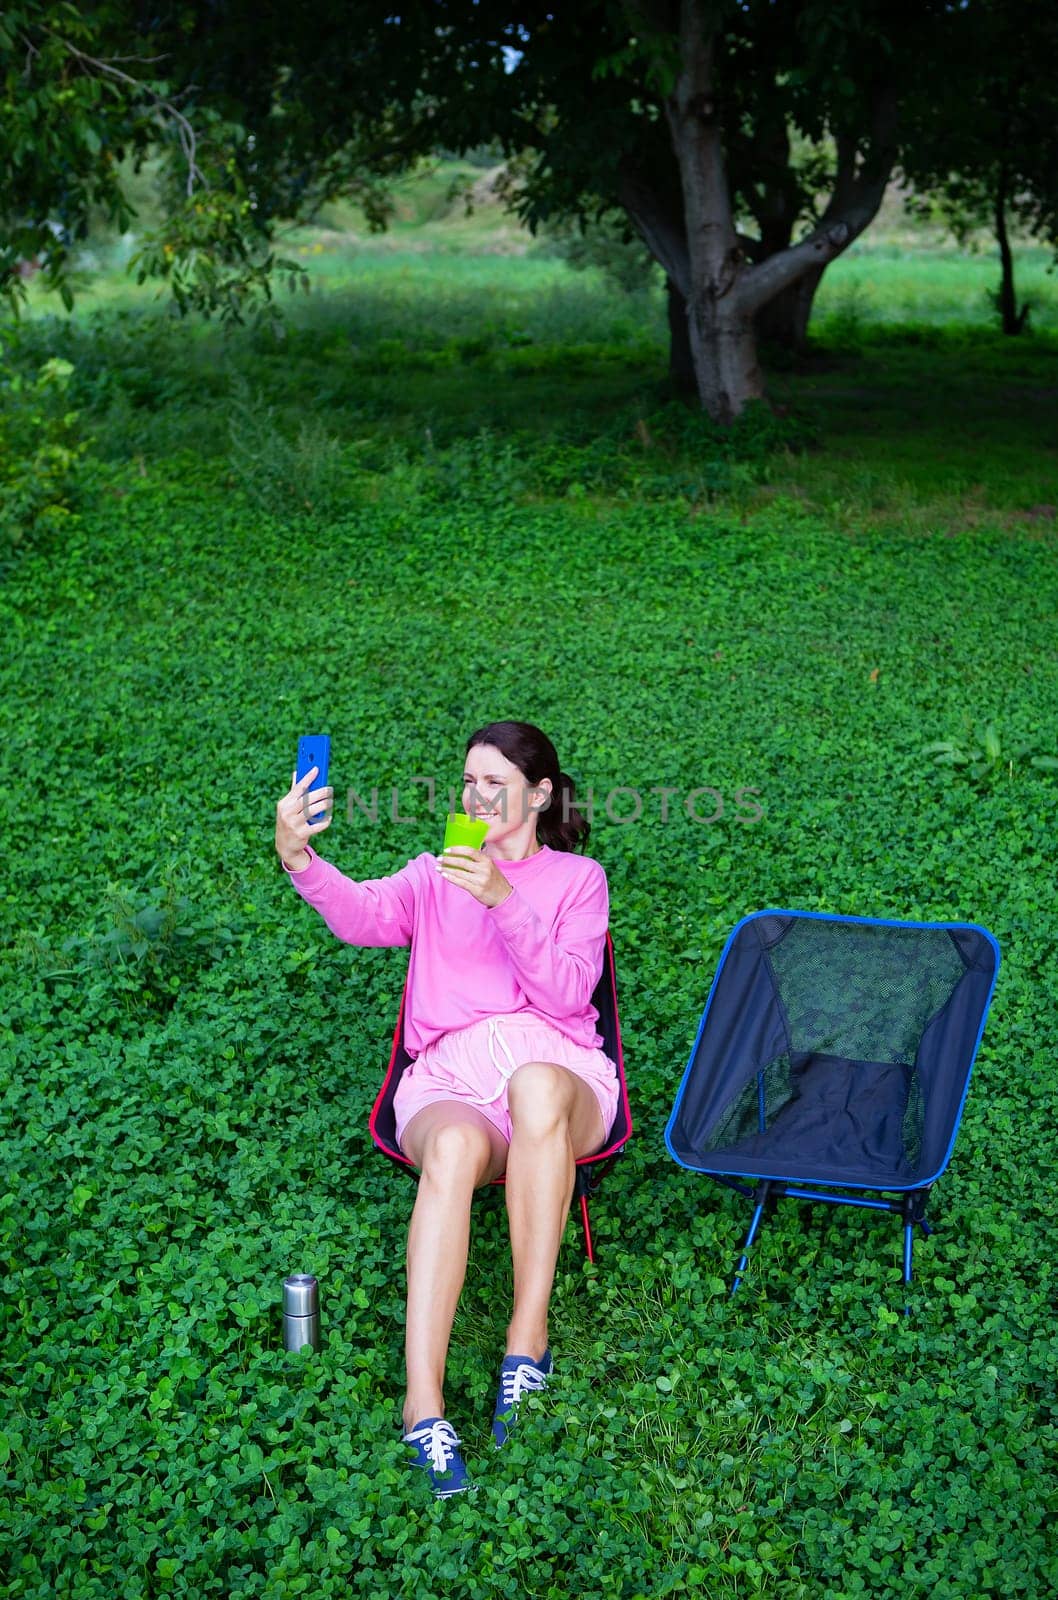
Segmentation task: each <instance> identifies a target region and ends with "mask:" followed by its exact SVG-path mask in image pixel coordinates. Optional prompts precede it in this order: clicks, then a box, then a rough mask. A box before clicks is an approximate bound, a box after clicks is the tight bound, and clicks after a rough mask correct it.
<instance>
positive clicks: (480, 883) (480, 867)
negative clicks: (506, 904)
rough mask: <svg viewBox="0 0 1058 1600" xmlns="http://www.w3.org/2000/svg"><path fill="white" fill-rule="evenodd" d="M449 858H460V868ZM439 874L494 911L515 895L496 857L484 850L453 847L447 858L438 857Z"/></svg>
mask: <svg viewBox="0 0 1058 1600" xmlns="http://www.w3.org/2000/svg"><path fill="white" fill-rule="evenodd" d="M449 857H453V858H454V857H458V858H459V861H460V863H461V864H460V865H459V866H456V864H455V860H454V859H453V860H449ZM437 870H438V872H439V873H440V874H441V876H442V877H443V878H447V879H448V881H449V883H456V884H458V885H459V887H460V888H461V889H466V890H467V892H468V893H469V894H472V895H473V896H474V899H475V900H479V901H480V902H481V904H482V905H483V906H488V907H489V908H490V909H491V908H492V907H493V906H498V905H501V904H502V902H503V901H504V900H506V899H507V896H508V895H510V894H513V893H514V890H513V888H512V887H511V885H510V884H509V883H508V882H507V879H506V878H505V877H504V876H503V873H502V872H501V871H500V869H499V867H498V866H497V865H496V863H495V861H493V859H492V857H491V856H487V855H486V854H485V852H484V850H472V849H471V848H470V846H469V845H465V844H451V845H449V846H448V849H447V850H446V851H445V852H444V854H443V855H440V856H438V857H437Z"/></svg>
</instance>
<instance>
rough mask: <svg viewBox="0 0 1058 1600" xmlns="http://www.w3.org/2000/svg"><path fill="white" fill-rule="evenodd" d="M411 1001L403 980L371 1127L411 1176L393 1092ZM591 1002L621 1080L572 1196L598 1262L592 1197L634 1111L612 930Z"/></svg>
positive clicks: (587, 1247) (588, 1250)
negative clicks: (610, 1116) (605, 1128)
mask: <svg viewBox="0 0 1058 1600" xmlns="http://www.w3.org/2000/svg"><path fill="white" fill-rule="evenodd" d="M407 1000H408V985H407V981H405V985H404V992H403V993H402V995H401V999H400V1010H399V1012H398V1014H397V1023H396V1027H395V1028H394V1030H393V1049H392V1051H391V1053H390V1058H389V1067H388V1069H387V1072H386V1076H385V1078H384V1079H383V1082H382V1087H381V1089H380V1090H379V1091H378V1096H377V1098H376V1100H375V1104H374V1107H373V1108H372V1111H371V1120H370V1124H369V1126H370V1130H371V1137H372V1139H373V1140H374V1142H375V1144H376V1145H377V1146H378V1148H379V1149H380V1150H381V1151H382V1152H383V1154H384V1155H387V1156H389V1157H390V1159H391V1160H393V1161H396V1162H397V1163H398V1164H399V1165H400V1166H402V1167H404V1168H405V1169H406V1171H408V1172H410V1173H411V1174H412V1175H413V1176H415V1175H416V1169H415V1166H414V1164H413V1163H412V1162H411V1161H409V1160H408V1157H407V1156H406V1155H405V1154H404V1152H403V1150H401V1148H400V1146H399V1145H398V1144H397V1128H396V1121H395V1119H394V1116H393V1096H394V1095H395V1094H396V1092H397V1084H398V1083H399V1082H400V1079H401V1074H402V1073H403V1072H404V1069H405V1067H407V1066H409V1065H410V1063H411V1057H410V1056H409V1055H408V1052H407V1051H406V1050H405V1048H404V1012H405V1008H406V1005H407ZM591 1003H592V1005H593V1006H594V1007H595V1008H596V1010H597V1011H598V1013H599V1020H598V1023H597V1024H596V1026H597V1030H598V1032H599V1033H600V1034H601V1035H602V1039H603V1049H604V1050H605V1051H606V1054H607V1055H608V1056H609V1058H610V1060H611V1061H613V1062H614V1063H615V1064H616V1066H617V1076H618V1079H619V1082H620V1089H621V1093H620V1098H619V1100H618V1104H617V1116H616V1117H615V1119H614V1125H613V1127H612V1128H611V1130H610V1133H609V1135H608V1137H607V1140H606V1143H605V1145H604V1146H603V1148H602V1149H601V1150H596V1152H595V1153H594V1155H590V1156H582V1157H581V1158H580V1160H579V1161H578V1162H577V1172H576V1179H575V1186H574V1190H573V1194H574V1198H575V1199H577V1200H578V1201H579V1202H580V1220H581V1226H582V1228H583V1230H584V1253H585V1255H586V1256H587V1258H588V1260H589V1261H594V1260H595V1247H594V1244H593V1242H592V1236H591V1219H590V1217H589V1215H588V1199H589V1196H591V1195H593V1194H594V1193H595V1190H596V1189H597V1188H598V1186H599V1182H600V1180H601V1179H602V1177H603V1174H604V1173H605V1172H607V1171H608V1170H609V1168H610V1167H611V1166H612V1164H613V1162H614V1161H615V1160H616V1159H617V1157H618V1156H619V1155H620V1154H621V1151H622V1150H623V1149H624V1147H625V1145H626V1143H627V1142H628V1139H629V1138H630V1137H631V1133H632V1113H631V1110H630V1108H629V1104H628V1086H627V1084H626V1082H625V1068H624V1055H623V1052H622V1049H621V1029H620V1024H619V1022H618V1017H617V975H616V972H615V970H614V954H613V940H612V938H611V937H610V934H609V933H607V935H606V952H605V955H604V958H603V969H602V976H601V977H600V979H599V982H598V983H597V984H596V986H595V992H594V993H593V995H592V997H591ZM495 1181H496V1183H498V1184H502V1183H503V1181H504V1180H503V1178H502V1177H500V1178H497V1179H496V1180H495Z"/></svg>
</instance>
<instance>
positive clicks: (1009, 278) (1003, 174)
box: [995, 165, 1029, 335]
mask: <svg viewBox="0 0 1058 1600" xmlns="http://www.w3.org/2000/svg"><path fill="white" fill-rule="evenodd" d="M995 228H996V239H997V241H998V243H999V261H1000V270H1001V274H1002V276H1001V277H1000V280H999V314H1000V316H1001V318H1002V319H1003V332H1004V333H1009V334H1012V335H1015V334H1019V333H1020V332H1021V331H1022V329H1023V328H1024V326H1025V321H1026V318H1027V317H1028V314H1029V307H1028V304H1027V303H1026V304H1025V305H1023V306H1022V308H1021V310H1020V311H1019V310H1018V297H1017V292H1016V290H1015V286H1014V254H1013V251H1012V250H1011V248H1010V238H1009V235H1008V234H1007V169H1006V167H1005V166H1002V165H1001V166H1000V168H999V180H998V182H997V184H996V200H995Z"/></svg>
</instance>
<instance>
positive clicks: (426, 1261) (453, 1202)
mask: <svg viewBox="0 0 1058 1600" xmlns="http://www.w3.org/2000/svg"><path fill="white" fill-rule="evenodd" d="M401 1147H402V1149H403V1150H404V1153H405V1155H407V1156H408V1157H409V1159H410V1160H412V1161H414V1163H415V1165H416V1166H417V1167H418V1168H419V1171H420V1174H421V1175H420V1178H419V1192H418V1194H417V1196H416V1199H415V1209H414V1210H413V1212H412V1216H411V1225H410V1227H409V1229H408V1258H407V1259H408V1316H407V1326H406V1329H405V1335H404V1355H405V1363H406V1367H407V1375H408V1376H407V1393H406V1395H405V1399H404V1427H405V1430H407V1429H408V1428H411V1427H414V1425H415V1423H417V1422H422V1421H423V1419H424V1418H426V1417H443V1416H444V1409H445V1408H444V1371H445V1360H446V1358H447V1356H448V1341H449V1339H450V1338H451V1334H452V1322H453V1320H454V1318H455V1314H456V1306H457V1305H458V1303H459V1294H460V1291H461V1289H462V1287H463V1279H464V1278H465V1277H466V1270H467V1250H468V1248H469V1244H470V1202H471V1198H472V1196H473V1193H474V1190H475V1189H476V1188H477V1186H478V1185H479V1184H482V1183H488V1182H490V1181H491V1180H492V1179H493V1178H498V1177H499V1175H500V1173H501V1172H502V1171H503V1168H504V1164H505V1162H506V1160H507V1145H506V1141H505V1140H504V1138H503V1136H502V1134H501V1133H499V1132H498V1130H497V1129H496V1128H494V1127H493V1125H492V1123H491V1122H490V1121H489V1120H488V1118H487V1117H485V1116H483V1115H482V1114H481V1112H480V1111H476V1110H475V1109H474V1108H473V1107H472V1106H465V1105H461V1104H460V1103H459V1102H458V1101H441V1102H439V1103H438V1104H436V1105H432V1106H425V1107H424V1108H423V1110H422V1111H419V1112H418V1113H417V1114H416V1115H415V1116H414V1117H412V1119H411V1121H410V1122H409V1123H408V1126H407V1128H406V1129H405V1130H404V1137H403V1140H402V1142H401Z"/></svg>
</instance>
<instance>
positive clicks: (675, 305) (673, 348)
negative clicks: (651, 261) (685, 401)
mask: <svg viewBox="0 0 1058 1600" xmlns="http://www.w3.org/2000/svg"><path fill="white" fill-rule="evenodd" d="M665 289H666V294H667V298H668V310H669V381H670V382H671V384H672V386H673V388H674V389H675V390H676V393H677V394H694V393H695V391H696V389H697V387H698V385H697V383H696V381H695V377H694V356H693V354H692V351H691V334H690V329H689V328H688V326H687V302H686V300H685V299H684V298H683V295H682V294H681V293H680V291H679V288H678V286H677V285H676V284H675V283H673V281H672V279H671V278H669V277H666V279H665Z"/></svg>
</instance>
